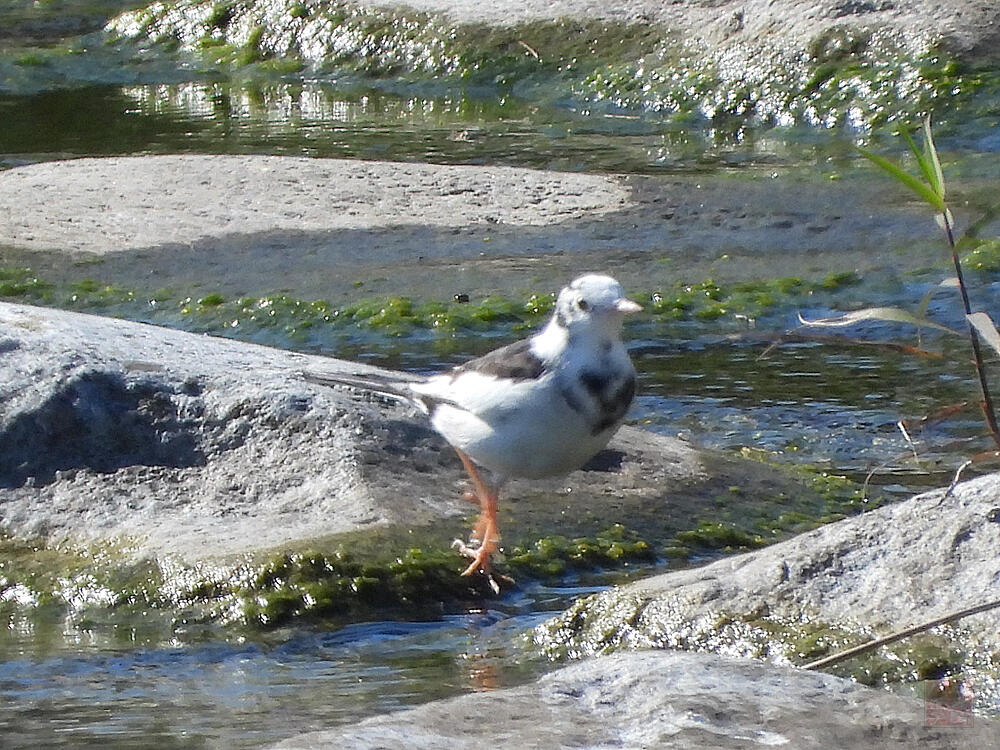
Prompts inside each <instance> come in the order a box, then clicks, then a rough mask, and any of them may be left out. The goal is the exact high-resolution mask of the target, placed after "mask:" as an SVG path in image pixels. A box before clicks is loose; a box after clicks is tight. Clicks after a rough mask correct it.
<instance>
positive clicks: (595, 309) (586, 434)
mask: <svg viewBox="0 0 1000 750" xmlns="http://www.w3.org/2000/svg"><path fill="white" fill-rule="evenodd" d="M640 310H642V306H641V305H639V304H638V303H637V302H634V301H633V300H631V299H628V298H627V297H626V296H625V292H624V290H623V289H622V286H621V284H619V283H618V282H617V281H615V280H614V279H613V278H611V277H610V276H605V275H600V274H586V275H583V276H579V277H578V278H576V279H574V280H573V281H572V282H571V283H570V284H569V285H568V286H566V287H565V288H563V289H562V290H561V291H560V292H559V295H558V296H557V298H556V302H555V306H554V309H553V312H552V316H551V317H550V318H549V320H548V322H547V323H546V324H545V325H544V326H543V327H542V328H541V330H539V331H538V332H537V333H535V334H534V335H532V336H530V337H529V338H526V339H522V340H520V341H517V342H515V343H512V344H509V345H507V346H503V347H501V348H499V349H496V350H494V351H491V352H489V353H488V354H485V355H483V356H480V357H477V358H475V359H471V360H469V361H467V362H465V363H463V364H460V365H458V366H456V367H454V368H452V369H450V370H447V371H444V372H441V373H438V374H434V375H429V376H428V375H417V374H406V373H398V374H397V373H386V374H382V373H378V374H368V373H365V374H357V375H355V374H343V373H321V372H312V371H310V372H304V373H302V376H303V377H304V379H306V380H307V381H309V382H312V383H316V384H319V385H324V386H348V387H352V388H360V389H362V390H366V391H374V392H376V393H380V394H382V395H384V396H388V397H390V398H393V399H396V400H399V401H402V402H405V403H408V404H410V405H412V406H414V407H416V408H417V409H419V410H420V411H421V412H423V413H424V414H426V415H427V416H428V417H429V419H430V423H431V426H432V427H433V428H434V429H435V430H436V431H437V432H438V433H440V434H441V436H442V437H443V438H444V439H445V440H446V441H447V442H448V443H449V444H450V445H451V446H452V447H453V448H454V449H455V452H456V453H457V454H458V457H459V459H460V460H461V462H462V465H463V466H464V467H465V471H466V473H467V474H468V475H469V479H470V480H471V482H472V492H471V493H467V494H466V498H467V499H468V500H471V501H473V502H478V504H479V511H480V512H479V518H478V520H477V522H476V525H475V527H474V528H473V531H472V534H471V535H470V544H466V543H465V542H463V541H461V540H456V542H455V545H454V546H455V547H456V548H457V549H458V550H459V552H460V553H461V554H462V555H464V556H465V557H466V558H468V559H470V560H471V562H470V563H469V564H468V567H467V568H466V569H465V570H464V572H463V573H462V575H464V576H470V575H472V574H473V573H476V572H479V573H481V574H483V575H484V576H485V577H486V578H487V580H488V581H489V584H490V586H491V587H492V588H493V590H494V591H495V592H497V593H499V591H500V586H499V582H498V579H497V576H496V575H495V574H494V573H493V568H492V559H493V556H494V554H496V553H497V552H498V551H499V549H500V530H499V526H498V523H497V509H498V507H499V496H500V490H501V489H502V487H503V485H504V484H505V483H506V482H507V481H508V480H509V479H512V478H526V479H540V478H543V477H551V476H561V475H564V474H568V473H570V472H571V471H574V470H575V469H578V468H580V467H581V466H583V465H584V464H585V463H586V462H587V461H588V460H590V459H591V458H592V457H593V456H595V455H596V454H597V453H598V452H600V451H601V450H602V449H603V448H604V447H605V446H606V445H607V443H608V441H609V440H610V439H611V437H612V436H613V435H614V434H615V432H616V431H617V430H618V428H619V427H620V426H621V424H622V422H623V420H624V419H625V415H626V412H627V411H628V409H629V407H630V405H631V404H632V401H633V399H634V397H635V388H636V371H635V367H634V366H633V364H632V361H631V359H630V357H629V354H628V351H627V349H626V348H625V344H624V343H623V342H622V338H621V333H622V327H623V323H624V319H625V317H626V316H628V315H631V314H633V313H637V312H639V311H640ZM508 580H509V579H508Z"/></svg>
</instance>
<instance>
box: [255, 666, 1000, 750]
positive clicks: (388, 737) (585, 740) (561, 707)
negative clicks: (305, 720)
mask: <svg viewBox="0 0 1000 750" xmlns="http://www.w3.org/2000/svg"><path fill="white" fill-rule="evenodd" d="M929 715H932V714H929V713H928V704H925V703H922V702H921V701H918V700H913V699H905V698H901V697H899V696H896V695H892V694H890V693H886V692H884V691H878V690H871V689H869V688H865V687H862V686H860V685H858V684H856V683H853V682H850V681H849V680H844V679H841V678H838V677H833V676H831V675H826V674H820V673H816V672H806V671H803V670H796V669H786V668H779V667H774V666H769V665H765V664H761V663H759V662H753V661H746V660H736V659H727V658H722V657H719V656H713V655H710V654H691V653H680V652H674V651H645V652H634V653H627V654H616V655H614V656H610V657H605V658H595V659H590V660H588V661H585V662H581V663H579V664H574V665H571V666H569V667H564V668H563V669H560V670H557V671H556V672H553V673H551V674H549V675H546V676H545V677H543V678H542V679H540V680H538V681H537V682H535V683H533V684H530V685H525V686H523V687H518V688H511V689H507V690H498V691H495V692H485V693H475V694H472V695H466V696H462V697H459V698H453V699H450V700H443V701H436V702H434V703H430V704H427V705H424V706H420V707H418V708H415V709H412V710H409V711H401V712H398V713H392V714H389V715H387V716H379V717H375V718H372V719H368V720H366V721H362V722H361V723H359V724H356V725H353V726H349V727H340V728H335V729H330V730H327V731H322V732H314V733H311V734H304V735H300V736H298V737H293V738H291V739H289V740H286V741H284V742H281V743H279V744H278V745H277V746H275V748H276V750H277V749H278V748H280V749H281V750H321V749H325V748H329V749H330V750H333V749H334V748H336V750H371V749H372V748H380V749H381V750H394V749H395V748H399V750H454V749H455V748H460V747H509V748H519V749H521V748H525V749H526V748H545V749H546V750H548V749H550V748H657V750H670V749H671V748H678V749H682V750H718V748H723V747H724V748H760V747H768V746H776V747H790V748H795V749H796V750H811V749H812V748H816V750H827V749H828V748H837V749H838V750H860V749H861V748H873V749H874V748H878V750H884V749H886V748H900V750H903V749H904V748H905V750H912V748H914V747H927V748H934V750H949V749H950V748H955V749H956V750H958V748H963V749H964V748H967V747H994V746H996V744H997V743H998V742H1000V724H998V723H997V722H995V721H992V720H990V719H982V718H979V717H976V718H975V720H974V721H968V719H970V718H971V717H969V716H968V715H967V714H966V715H955V717H953V718H957V719H963V718H964V719H965V720H966V723H965V724H964V725H963V726H962V728H961V729H958V728H957V727H956V726H955V725H954V724H952V725H950V726H935V725H934V724H933V723H932V722H931V721H928V716H929Z"/></svg>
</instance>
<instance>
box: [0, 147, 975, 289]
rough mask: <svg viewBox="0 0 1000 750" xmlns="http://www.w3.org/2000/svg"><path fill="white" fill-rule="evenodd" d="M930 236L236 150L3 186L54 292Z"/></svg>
mask: <svg viewBox="0 0 1000 750" xmlns="http://www.w3.org/2000/svg"><path fill="white" fill-rule="evenodd" d="M959 218H960V219H961V217H959ZM930 231H933V224H932V223H930V222H929V220H928V219H927V218H926V216H925V212H923V210H922V209H921V207H920V206H919V205H917V204H915V203H913V202H912V201H910V199H909V196H908V195H907V194H906V193H905V189H903V188H899V189H898V190H897V189H888V188H887V186H886V183H885V182H884V181H882V180H881V179H879V180H877V181H874V182H873V181H871V180H864V179H844V180H840V181H830V180H826V179H823V178H819V177H816V176H815V175H813V176H803V175H782V176H781V177H779V178H772V176H771V174H770V173H769V172H768V173H764V172H757V171H753V172H750V173H746V174H741V175H740V176H739V177H738V178H734V177H733V176H732V175H727V174H719V175H707V174H704V175H673V176H669V177H647V176H637V175H632V176H616V175H587V174H571V173H561V172H543V171H536V170H529V169H515V168H503V167H472V166H441V165H417V164H398V163H391V162H370V161H357V160H337V159H302V158H294V157H277V156H224V155H216V156H205V155H179V156H145V157H118V158H107V159H96V158H87V159H76V160H72V161H61V162H46V163H40V164H32V165H26V166H21V167H17V168H14V169H8V170H6V171H0V262H4V263H6V264H12V265H26V266H30V267H31V268H33V269H35V271H36V273H38V274H39V275H40V276H41V277H42V278H44V279H46V280H51V281H60V280H79V279H81V278H86V279H99V280H100V281H102V282H104V283H112V284H117V285H119V286H125V287H126V288H129V289H134V290H136V291H137V293H153V292H155V291H156V290H159V289H162V288H168V289H173V290H174V291H177V292H181V293H182V296H183V295H186V294H192V293H197V292H196V291H195V290H198V289H203V290H206V291H213V292H221V293H223V294H224V295H226V296H242V295H264V294H272V293H276V292H281V293H286V294H291V295H293V296H295V297H298V298H300V299H325V300H328V301H331V302H334V303H338V304H339V303H341V302H342V301H343V300H345V299H350V300H353V299H357V298H358V296H372V295H406V296H411V297H419V296H422V295H423V296H429V297H431V298H435V299H439V300H440V299H451V297H452V295H453V294H455V293H458V292H462V293H469V294H472V295H490V294H496V293H498V292H508V293H509V292H511V291H514V292H516V293H518V294H520V293H523V292H526V291H527V292H532V293H534V292H543V293H544V292H547V291H550V290H553V289H559V288H560V287H561V286H562V285H563V284H565V283H566V281H567V280H568V279H570V278H573V277H574V276H576V275H578V274H579V273H581V272H583V271H584V270H604V271H609V272H613V273H614V275H615V276H617V277H618V278H619V280H620V281H622V282H623V283H624V284H625V285H626V286H628V287H632V288H637V289H642V290H650V289H651V288H652V289H655V288H656V287H657V286H658V285H664V286H666V287H670V286H672V285H673V283H675V282H676V281H677V280H684V279H687V280H689V281H691V280H698V281H700V280H701V279H703V278H706V277H712V278H715V279H719V280H722V281H725V280H745V279H747V278H769V277H772V276H774V273H775V270H774V269H776V268H781V269H782V272H783V275H800V276H808V275H813V276H815V275H820V276H823V275H826V274H827V273H829V271H830V269H831V268H850V269H857V270H858V271H860V272H863V271H864V270H865V269H868V268H871V267H873V266H874V267H880V266H883V265H885V264H886V263H892V262H894V261H893V257H894V256H889V257H880V256H879V254H873V253H872V252H871V250H870V248H871V247H873V246H879V247H883V246H884V247H897V246H900V245H902V244H907V245H910V244H913V243H914V242H918V241H922V240H925V239H926V237H927V234H928V232H930ZM983 231H987V230H986V229H985V228H984V230H983ZM925 244H926V243H925ZM934 253H935V254H934V256H933V258H934V259H937V257H938V254H939V250H938V249H937V247H936V246H935V247H934ZM908 257H910V256H908ZM910 259H911V261H912V263H918V262H920V259H919V257H917V258H912V257H911V258H910ZM927 262H932V261H931V260H930V259H928V261H927ZM361 283H363V286H359V284H361Z"/></svg>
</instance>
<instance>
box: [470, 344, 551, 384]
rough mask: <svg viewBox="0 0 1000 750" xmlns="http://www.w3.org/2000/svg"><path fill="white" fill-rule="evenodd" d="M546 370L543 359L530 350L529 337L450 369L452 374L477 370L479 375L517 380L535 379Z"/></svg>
mask: <svg viewBox="0 0 1000 750" xmlns="http://www.w3.org/2000/svg"><path fill="white" fill-rule="evenodd" d="M547 371H548V367H547V366H546V363H545V361H544V360H542V359H541V357H539V356H538V355H537V354H535V353H534V351H533V350H532V347H531V339H523V340H521V341H516V342H514V343H513V344H508V345H507V346H503V347H500V348H499V349H494V350H493V351H492V352H489V353H488V354H484V355H483V356H481V357H476V359H472V360H469V361H468V362H466V363H464V364H461V365H459V366H458V367H456V368H455V369H454V370H452V376H453V377H457V376H459V375H461V374H462V373H464V372H478V373H479V374H481V375H489V376H492V377H495V378H503V379H506V380H514V381H518V380H537V379H538V378H540V377H542V375H544V374H545V373H546V372H547Z"/></svg>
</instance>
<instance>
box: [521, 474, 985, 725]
mask: <svg viewBox="0 0 1000 750" xmlns="http://www.w3.org/2000/svg"><path fill="white" fill-rule="evenodd" d="M944 494H945V493H944V490H939V491H934V492H929V493H926V494H922V495H918V496H916V497H914V498H911V499H910V500H907V501H905V502H900V503H897V504H894V505H889V506H886V507H883V508H880V509H878V510H875V511H872V512H870V513H866V514H864V515H861V516H855V517H852V518H847V519H845V520H842V521H838V522H837V523H834V524H830V525H827V526H823V527H821V528H818V529H815V530H813V531H810V532H808V533H805V534H801V535H799V536H796V537H794V538H792V539H789V540H787V541H785V542H781V543H778V544H775V545H772V546H770V547H767V548H765V549H762V550H758V551H755V552H751V553H748V554H743V555H736V556H733V557H729V558H726V559H723V560H719V561H717V562H715V563H712V564H710V565H706V566H704V567H701V568H695V569H691V570H683V571H678V572H673V573H667V574H664V575H659V576H655V577H652V578H649V579H646V580H643V581H639V582H637V583H635V584H632V585H629V586H625V587H622V588H618V589H612V590H608V591H606V592H602V593H600V594H597V595H596V596H594V597H592V598H590V599H587V600H584V601H580V602H578V603H577V604H576V605H574V607H572V608H571V609H570V610H569V611H568V612H567V613H565V614H563V615H561V616H559V617H558V618H556V619H555V620H554V621H552V622H549V623H547V624H545V625H544V626H541V627H540V628H539V629H538V632H537V638H538V641H539V642H540V643H541V644H543V645H544V646H545V647H546V648H549V649H552V650H554V651H558V652H560V653H564V654H577V655H579V654H587V653H600V652H607V651H611V650H615V649H618V648H648V647H679V648H691V649H707V650H717V651H728V652H730V653H740V654H743V655H752V656H762V657H770V658H772V659H774V660H776V661H779V662H785V663H787V662H788V661H789V660H793V661H801V660H802V657H803V656H805V654H801V653H797V650H798V647H797V646H796V645H795V639H796V638H798V637H800V636H802V634H803V631H802V630H801V629H800V628H799V625H800V624H803V623H804V624H806V625H807V631H808V628H813V630H812V631H811V632H813V633H817V632H820V631H819V629H818V626H821V625H823V624H825V625H826V626H830V627H832V628H834V630H833V631H831V633H830V641H829V644H828V645H829V646H830V647H831V648H832V650H833V651H837V650H839V648H840V647H842V646H843V642H841V643H839V644H838V643H837V640H836V638H837V637H838V634H839V635H841V636H842V635H843V634H844V633H845V632H846V633H851V632H854V633H860V634H861V635H862V637H861V639H860V640H864V634H867V633H877V634H880V635H881V634H885V633H886V632H887V631H891V630H896V629H901V628H904V627H908V626H912V625H916V624H918V623H921V622H924V621H927V620H930V619H933V618H936V617H939V616H943V615H946V614H948V613H951V612H956V611H960V610H963V609H967V608H969V607H972V606H975V605H977V604H980V603H985V602H988V601H991V600H995V599H998V598H1000V474H991V475H987V476H983V477H979V478H977V479H974V480H971V481H968V482H965V483H963V484H960V485H958V487H957V488H956V490H955V491H954V493H953V494H952V495H950V496H948V497H945V496H944ZM952 637H953V638H954V639H955V642H956V643H958V644H959V646H960V648H961V649H963V650H965V652H966V654H965V659H966V660H967V661H965V664H966V665H968V664H970V663H973V662H976V661H979V662H980V666H984V667H986V668H987V669H990V670H991V671H995V669H996V666H995V664H993V665H992V667H990V662H991V661H992V659H993V657H991V656H990V654H991V653H992V652H995V651H996V649H998V648H1000V609H993V610H990V611H987V612H983V613H981V614H977V615H974V616H972V617H969V618H966V619H964V620H963V621H962V623H961V628H960V629H959V630H957V631H955V632H953V633H952ZM958 663H959V664H961V663H962V661H961V659H959V660H958ZM914 669H915V670H916V669H917V667H916V666H915V667H914ZM994 678H995V674H994ZM994 678H989V679H990V680H991V681H992V680H993V679H994ZM995 702H996V695H994V696H993V697H992V698H987V703H991V704H995ZM994 710H995V708H994Z"/></svg>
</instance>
